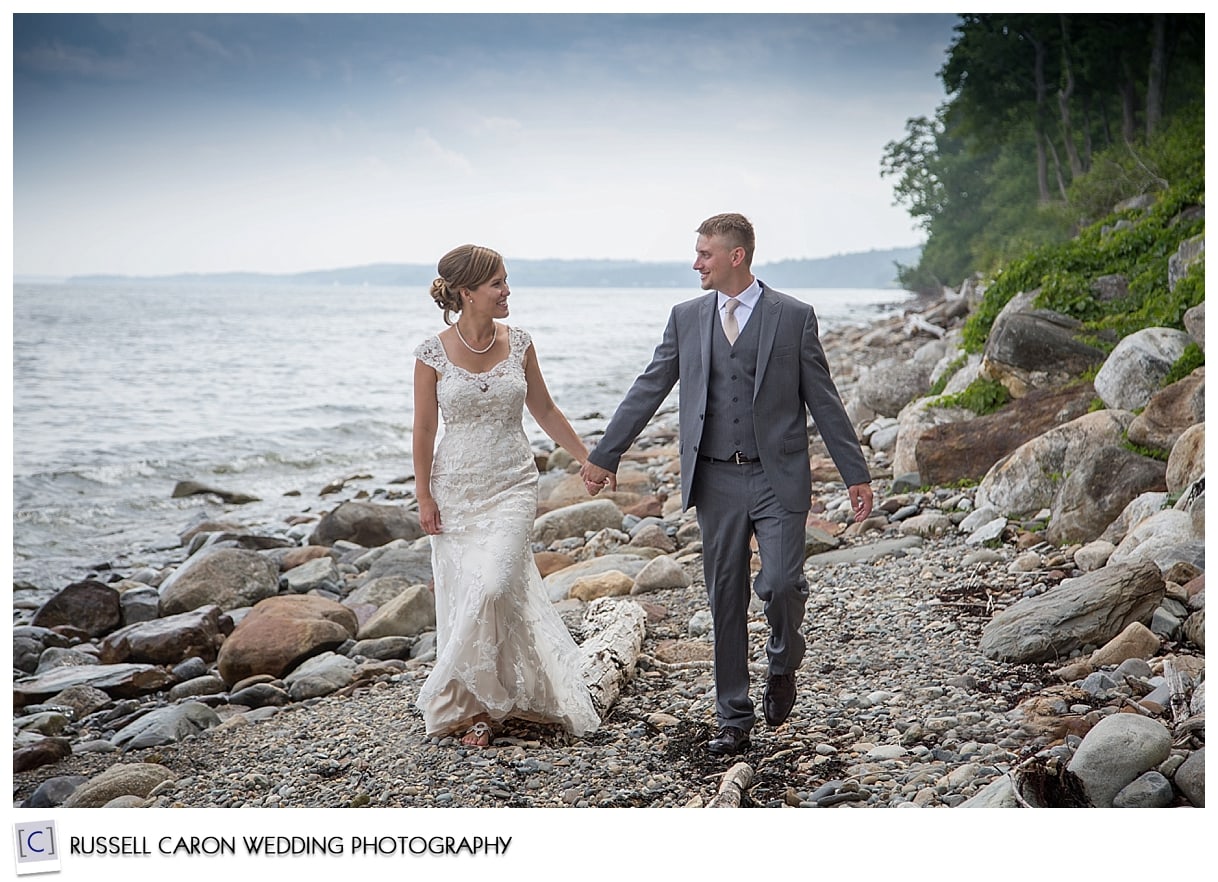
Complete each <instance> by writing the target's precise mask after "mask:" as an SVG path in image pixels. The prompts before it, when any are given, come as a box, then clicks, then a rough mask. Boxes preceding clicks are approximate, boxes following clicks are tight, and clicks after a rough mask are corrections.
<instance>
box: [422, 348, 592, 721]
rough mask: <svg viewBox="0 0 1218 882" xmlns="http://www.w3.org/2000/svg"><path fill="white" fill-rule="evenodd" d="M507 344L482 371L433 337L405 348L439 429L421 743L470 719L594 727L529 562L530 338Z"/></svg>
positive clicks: (532, 494) (564, 638)
mask: <svg viewBox="0 0 1218 882" xmlns="http://www.w3.org/2000/svg"><path fill="white" fill-rule="evenodd" d="M508 344H509V352H508V357H507V358H506V359H505V360H504V361H502V362H500V363H499V364H498V365H496V366H495V367H494V368H492V369H491V370H489V371H486V372H484V373H470V372H469V371H466V370H464V369H462V368H460V367H457V366H456V365H454V364H452V363H451V362H450V361H449V360H448V357H447V355H446V354H445V352H444V347H443V345H442V344H441V343H440V340H439V338H438V337H435V336H433V337H430V338H428V339H427V340H425V341H424V342H423V343H421V344H420V345H419V347H418V348H417V349H416V350H415V357H416V358H418V359H419V360H421V361H422V362H423V363H424V364H427V365H429V366H430V367H433V368H435V370H436V372H437V373H438V374H439V383H438V385H437V389H436V391H437V396H438V398H439V402H440V411H441V414H442V417H443V422H444V431H443V434H442V435H441V437H440V441H439V443H438V445H437V447H436V453H435V461H434V464H433V467H432V481H431V491H432V495H433V496H434V497H435V499H436V503H437V505H438V506H439V508H440V523H441V532H440V534H439V535H435V536H432V537H431V563H432V572H433V575H434V577H435V593H436V663H435V667H434V669H433V670H432V672H431V675H430V676H429V677H428V678H427V681H426V682H425V683H424V684H423V688H422V689H421V690H420V691H419V697H418V701H417V704H418V707H419V709H420V710H422V711H423V716H424V719H425V721H426V725H427V733H428V734H429V735H439V734H446V733H450V732H454V731H457V730H460V729H462V728H464V727H465V726H467V725H468V724H469V723H470V722H471V720H472V718H473V717H474V715H475V714H478V713H485V714H487V715H488V716H489V717H490V718H491V719H492V720H502V719H505V718H508V717H517V718H523V719H530V720H536V721H542V722H554V723H561V724H562V725H563V726H564V727H566V729H567V730H568V731H570V732H572V733H574V734H576V735H583V734H586V733H588V732H592V731H594V730H595V729H596V728H597V726H598V725H599V724H600V718H599V716H598V715H597V713H596V710H595V708H594V707H593V704H592V698H591V695H590V694H589V692H588V688H587V685H586V684H585V683H584V681H583V679H582V678H581V676H580V668H581V664H580V654H579V649H578V647H577V646H576V645H575V641H574V640H573V639H572V637H571V634H570V632H569V631H568V630H567V627H566V625H564V624H563V622H562V619H561V618H559V616H558V613H557V612H556V611H555V609H554V607H553V605H552V604H551V602H550V599H549V596H548V595H547V593H546V589H545V585H544V584H543V583H542V580H541V574H540V573H539V572H538V570H537V565H536V563H534V561H533V553H532V549H531V548H530V536H531V534H532V529H533V520H534V518H535V517H536V515H537V466H536V464H535V463H534V461H533V452H532V450H531V448H530V446H529V441H528V438H527V436H526V435H525V433H524V427H523V424H522V422H521V420H522V417H523V414H524V399H525V387H526V383H525V375H524V357H525V353H526V352H527V351H528V348H529V346H531V345H532V340H531V338H530V337H529V334H528V332H526V331H524V330H521V329H519V328H510V329H509V331H508Z"/></svg>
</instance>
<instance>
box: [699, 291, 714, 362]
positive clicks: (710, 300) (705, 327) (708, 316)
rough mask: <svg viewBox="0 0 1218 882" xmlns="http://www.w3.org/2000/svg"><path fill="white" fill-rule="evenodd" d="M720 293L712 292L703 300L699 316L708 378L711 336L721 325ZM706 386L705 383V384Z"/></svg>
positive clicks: (701, 345) (700, 343) (701, 342)
mask: <svg viewBox="0 0 1218 882" xmlns="http://www.w3.org/2000/svg"><path fill="white" fill-rule="evenodd" d="M718 311H719V293H718V292H717V291H711V292H710V293H709V294H708V295H706V297H705V298H704V299H703V300H702V311H701V313H700V314H699V315H700V317H701V325H702V330H701V332H700V339H699V345H700V348H701V351H702V371H703V373H704V374H705V375H706V377H707V378H708V379H709V378H710V369H709V368H708V367H707V365H709V364H710V361H711V335H712V334H714V333H715V331H716V329H717V328H718V325H719V315H718ZM703 385H705V383H704V384H703Z"/></svg>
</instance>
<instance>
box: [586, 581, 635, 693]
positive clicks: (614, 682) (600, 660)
mask: <svg viewBox="0 0 1218 882" xmlns="http://www.w3.org/2000/svg"><path fill="white" fill-rule="evenodd" d="M583 631H584V633H585V634H588V635H589V636H588V637H587V638H585V640H584V642H583V643H581V644H580V646H579V648H580V651H581V653H582V654H583V670H582V671H581V672H580V673H581V674H582V676H583V678H584V682H585V683H587V684H588V689H589V691H591V693H592V702H593V704H595V705H596V709H597V710H598V711H599V712H600V714H601V716H604V715H605V712H606V711H608V710H609V708H610V707H612V706H613V702H614V701H616V700H617V697H618V695H619V694H620V693H621V691H622V684H623V683H625V682H626V681H627V680H629V679H630V678H631V677H633V676H634V669H635V665H636V664H637V662H638V658H639V652H640V651H641V650H642V648H643V637H644V636H645V635H646V633H647V613H646V612H644V611H643V607H641V606H639V604H637V603H635V602H634V601H633V600H623V599H621V598H613V597H599V598H597V599H596V600H594V601H592V602H591V603H590V604H588V609H587V610H586V611H585V612H584V625H583Z"/></svg>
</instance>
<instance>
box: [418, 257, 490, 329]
mask: <svg viewBox="0 0 1218 882" xmlns="http://www.w3.org/2000/svg"><path fill="white" fill-rule="evenodd" d="M502 266H503V258H502V257H501V256H500V255H499V252H497V251H492V250H491V249H490V248H483V247H482V246H481V245H458V246H457V247H456V248H454V249H453V250H452V251H450V252H448V253H447V254H445V255H444V256H443V257H441V258H440V262H439V263H438V264H437V265H436V272H438V273H439V274H440V275H439V276H438V277H437V278H436V280H435V281H434V282H432V283H431V299H432V300H434V301H435V302H436V306H438V307H440V309H442V310H444V324H446V325H451V324H452V323H453V322H452V314H453V313H457V312H460V311H461V307H462V305H463V304H462V303H461V289H462V288H477V287H478V286H479V285H481V284H483V283H485V282H488V281H490V279H491V277H492V276H493V275H495V273H497V272H499V270H500V268H501V267H502Z"/></svg>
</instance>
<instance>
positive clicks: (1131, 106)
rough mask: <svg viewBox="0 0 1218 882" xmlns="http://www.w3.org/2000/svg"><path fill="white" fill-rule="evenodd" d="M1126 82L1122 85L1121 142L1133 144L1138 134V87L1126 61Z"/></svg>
mask: <svg viewBox="0 0 1218 882" xmlns="http://www.w3.org/2000/svg"><path fill="white" fill-rule="evenodd" d="M1124 67H1125V81H1124V82H1123V83H1121V140H1123V141H1124V142H1125V143H1126V144H1132V143H1133V142H1134V140H1135V139H1136V138H1137V134H1138V85H1137V82H1136V81H1135V80H1134V78H1133V73H1132V72H1131V71H1130V70H1129V62H1128V61H1126V62H1125V64H1124Z"/></svg>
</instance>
